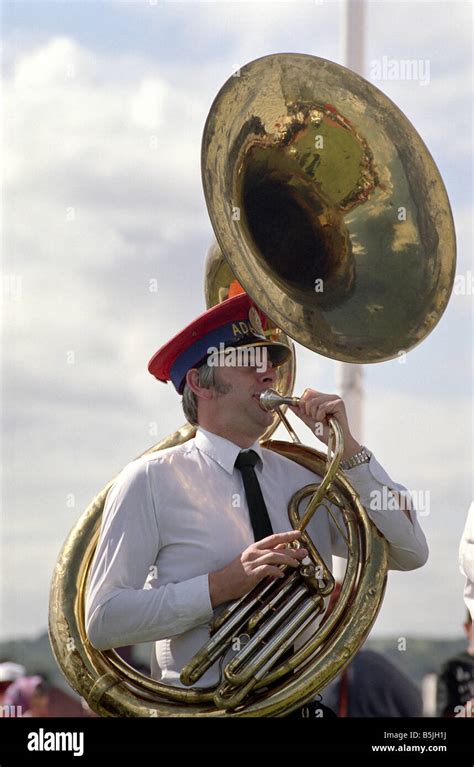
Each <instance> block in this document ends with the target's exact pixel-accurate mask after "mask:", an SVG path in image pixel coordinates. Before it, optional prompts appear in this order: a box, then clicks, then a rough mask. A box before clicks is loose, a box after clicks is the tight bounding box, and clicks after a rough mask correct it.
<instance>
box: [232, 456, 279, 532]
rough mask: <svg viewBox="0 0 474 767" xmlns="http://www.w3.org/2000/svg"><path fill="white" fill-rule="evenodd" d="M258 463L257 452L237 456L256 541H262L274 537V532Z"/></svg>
mask: <svg viewBox="0 0 474 767" xmlns="http://www.w3.org/2000/svg"><path fill="white" fill-rule="evenodd" d="M257 461H258V455H257V453H256V452H255V450H241V451H240V453H239V455H238V456H237V460H236V462H235V468H236V469H238V470H239V471H240V473H241V474H242V479H243V481H244V488H245V495H246V498H247V503H248V506H249V512H250V521H251V523H252V529H253V534H254V537H255V540H256V541H260V540H261V539H262V538H266V537H267V535H272V534H273V530H272V525H271V522H270V517H269V516H268V511H267V507H266V506H265V501H264V500H263V495H262V491H261V489H260V484H259V481H258V478H257V475H256V473H255V468H254V466H255V464H256V463H257Z"/></svg>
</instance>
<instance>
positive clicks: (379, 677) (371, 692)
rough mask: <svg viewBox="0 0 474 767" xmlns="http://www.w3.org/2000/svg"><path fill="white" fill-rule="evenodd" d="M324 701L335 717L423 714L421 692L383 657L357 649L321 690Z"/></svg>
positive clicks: (331, 603)
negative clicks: (342, 668)
mask: <svg viewBox="0 0 474 767" xmlns="http://www.w3.org/2000/svg"><path fill="white" fill-rule="evenodd" d="M340 590H341V584H340V583H338V582H337V583H336V585H335V588H334V591H333V592H332V594H331V598H330V600H329V605H328V609H327V612H326V616H325V619H326V620H327V618H328V617H329V615H330V613H331V611H332V609H333V608H334V605H335V603H336V599H337V598H338V596H339V593H340ZM323 695H324V701H325V703H326V704H327V705H328V706H329V708H331V709H332V710H333V711H335V713H336V714H337V715H338V716H339V717H342V718H344V717H357V716H364V717H375V716H388V717H398V716H408V717H419V716H421V715H422V713H423V699H422V695H421V691H420V690H419V689H418V687H417V685H416V684H415V683H414V682H412V680H411V679H409V677H407V676H406V674H404V673H403V672H402V671H400V669H398V668H397V666H395V665H394V664H393V663H391V661H389V660H388V658H386V657H385V656H384V655H382V654H381V653H378V652H374V651H373V650H359V652H358V653H357V655H356V656H355V657H354V659H353V660H352V662H351V663H350V664H349V666H347V668H345V669H344V671H343V672H342V673H341V674H339V676H337V677H336V679H334V680H333V681H332V682H331V683H330V684H329V685H328V686H327V687H326V688H325V690H324V691H323Z"/></svg>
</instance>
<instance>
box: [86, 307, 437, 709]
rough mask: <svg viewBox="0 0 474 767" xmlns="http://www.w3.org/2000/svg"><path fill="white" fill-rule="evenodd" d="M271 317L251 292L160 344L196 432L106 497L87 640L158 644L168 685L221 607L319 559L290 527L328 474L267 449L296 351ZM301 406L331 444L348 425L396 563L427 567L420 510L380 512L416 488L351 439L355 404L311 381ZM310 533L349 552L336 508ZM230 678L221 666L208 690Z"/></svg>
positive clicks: (357, 480) (138, 465)
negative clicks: (297, 504)
mask: <svg viewBox="0 0 474 767" xmlns="http://www.w3.org/2000/svg"><path fill="white" fill-rule="evenodd" d="M262 320H263V322H265V318H264V317H262V315H261V314H260V312H259V311H258V310H257V309H256V307H255V306H253V304H252V302H251V300H250V298H249V297H248V296H247V294H245V293H242V294H240V295H237V296H235V297H233V298H230V299H227V300H226V301H223V302H222V303H220V304H218V305H216V306H214V307H213V308H212V309H209V310H208V311H206V312H205V313H204V314H202V315H201V316H200V317H198V318H197V319H196V320H195V321H194V322H192V323H191V324H190V325H188V326H187V327H186V328H185V329H184V330H182V331H181V332H180V333H178V335H176V336H175V337H174V338H173V339H171V341H169V342H168V343H167V344H165V345H164V346H162V347H161V349H159V351H158V352H157V353H156V354H155V355H154V357H153V358H152V359H151V361H150V363H149V371H150V373H152V374H153V375H154V376H155V377H156V378H157V379H158V380H160V381H171V382H172V383H173V385H174V387H175V388H176V390H177V392H178V394H181V395H182V397H183V400H182V403H183V409H184V412H185V415H186V418H187V420H188V421H189V422H190V423H192V424H195V425H196V426H197V432H196V436H195V437H194V438H193V439H191V440H189V441H187V442H185V443H183V444H180V445H176V446H174V447H170V448H168V449H164V450H160V451H158V452H153V453H149V454H147V455H144V456H142V457H141V458H139V459H137V460H135V461H133V462H132V463H130V464H129V465H128V466H126V467H125V469H124V470H123V471H122V472H121V474H120V475H119V477H118V479H117V480H116V481H115V483H114V484H113V486H112V488H111V489H110V491H109V493H108V496H107V500H106V505H105V509H104V513H103V520H102V528H101V533H100V539H99V543H98V546H97V550H96V553H95V557H94V562H93V566H92V571H91V575H90V580H89V586H88V593H87V600H86V629H87V633H88V637H89V639H90V641H91V643H92V644H93V646H94V647H96V648H97V649H100V650H104V649H109V648H113V647H120V646H123V645H133V644H138V643H140V642H151V641H153V642H155V645H154V651H153V654H152V662H151V674H152V677H153V678H154V679H157V680H160V681H161V682H163V683H165V684H169V685H174V686H182V683H181V681H180V672H181V669H182V668H183V667H184V666H185V665H186V664H187V663H188V662H189V660H190V658H191V657H192V656H193V655H194V654H195V653H196V652H197V651H198V650H199V649H200V648H201V647H202V645H203V644H204V643H205V642H206V641H207V640H208V638H209V624H210V623H211V622H212V619H213V616H214V615H215V614H216V611H220V610H222V609H223V605H225V604H226V603H228V602H230V601H231V600H235V599H237V598H239V597H241V596H243V595H244V594H246V593H247V592H249V591H250V590H251V589H252V588H253V587H254V586H255V585H256V584H257V583H258V582H259V581H261V580H262V579H263V578H264V577H266V576H270V577H271V578H280V577H282V572H281V570H280V567H281V565H289V566H290V567H293V568H296V567H297V566H298V565H299V563H300V562H301V560H302V559H303V558H305V557H306V556H307V551H306V549H304V548H302V547H300V548H291V547H288V546H287V544H289V543H291V542H292V541H296V540H297V539H298V537H299V536H300V533H299V532H298V531H294V530H291V529H290V527H291V526H290V524H289V521H288V503H289V501H290V499H291V497H292V496H293V494H294V493H295V492H296V491H297V490H299V489H300V488H301V487H302V486H304V485H307V484H309V483H314V482H315V481H316V480H320V478H319V477H318V476H317V475H315V474H314V473H313V472H311V471H310V470H309V469H306V468H304V467H303V466H301V465H299V464H298V463H296V462H294V461H291V460H289V459H287V458H285V457H284V456H282V455H280V454H279V453H276V452H274V451H272V450H268V449H265V448H262V446H261V445H260V444H259V438H260V437H261V436H262V435H263V434H264V433H265V431H266V430H267V429H268V427H269V425H270V424H271V423H272V420H273V416H272V415H271V414H270V413H268V412H267V411H266V410H264V409H263V408H262V407H261V405H260V401H259V396H260V394H261V393H262V392H263V391H264V390H265V389H268V388H271V387H272V386H274V383H275V379H276V368H277V367H278V366H279V365H281V364H282V363H283V362H285V361H286V360H287V358H288V355H289V354H290V351H289V349H288V347H286V346H285V345H283V344H280V343H276V342H272V341H269V340H268V339H267V338H266V337H265V336H264V335H263V331H262V324H261V323H262ZM292 410H293V412H294V413H295V414H296V415H297V416H298V417H299V418H300V419H301V420H302V421H303V422H304V423H305V424H306V425H307V426H308V427H309V428H310V429H311V430H312V431H314V428H315V425H317V424H319V427H320V429H319V430H318V436H319V437H320V439H321V440H322V442H324V443H325V444H327V442H328V432H329V429H328V421H327V418H328V416H330V415H331V416H333V417H335V418H336V419H337V421H338V422H339V424H340V426H341V428H342V431H343V436H344V453H343V456H342V463H341V467H342V469H343V470H344V472H346V475H347V477H348V478H349V479H350V482H351V484H352V485H353V487H354V488H355V490H356V491H357V493H358V494H359V495H360V498H361V502H362V504H363V505H364V506H365V507H366V509H367V511H368V514H369V516H370V518H371V519H372V520H373V522H374V523H375V525H376V526H377V528H378V529H379V530H380V531H381V532H382V533H383V535H384V536H385V538H386V539H387V541H388V543H389V567H390V568H391V569H394V570H413V569H416V568H417V567H421V566H422V565H423V564H424V563H425V562H426V559H427V556H428V549H427V544H426V540H425V537H424V535H423V532H422V530H421V528H420V526H419V524H418V521H417V518H416V512H415V510H414V509H413V508H410V509H406V508H405V506H406V504H400V508H398V509H393V506H391V508H390V509H389V510H388V509H383V508H382V509H380V508H379V506H380V505H377V508H376V510H373V509H371V508H370V499H371V493H373V492H374V491H375V492H377V493H382V494H383V491H384V488H385V493H387V489H388V490H391V491H393V492H394V493H395V494H396V497H398V498H399V499H400V495H399V493H400V492H401V493H402V494H404V492H405V490H404V488H403V487H402V486H401V485H399V484H397V483H395V482H393V481H392V480H391V478H390V477H389V476H388V474H387V473H386V472H385V470H384V469H383V468H382V466H381V465H380V464H379V463H378V462H377V460H376V459H375V457H374V456H373V455H372V454H371V453H370V452H369V451H368V450H367V449H366V448H365V447H363V446H362V445H360V444H359V443H358V442H357V440H356V439H355V438H354V437H353V435H352V434H351V430H350V426H349V423H348V420H347V416H346V412H345V407H344V403H343V401H342V400H341V399H340V398H339V397H338V396H337V395H333V394H323V393H321V392H318V391H316V390H315V389H311V388H308V389H306V390H305V391H304V393H303V395H302V397H301V400H300V404H299V405H298V406H294V407H292ZM381 497H383V495H382V496H381ZM333 513H334V516H335V518H336V519H337V515H338V513H339V512H338V510H337V508H336V507H333ZM308 532H309V534H310V536H311V538H312V540H313V541H316V542H317V547H318V551H319V552H320V554H321V556H322V558H323V559H324V561H325V562H326V563H327V564H328V565H329V566H330V565H331V556H332V555H333V554H334V555H338V556H345V555H346V554H347V549H346V546H345V543H344V541H343V539H342V537H341V535H340V532H339V530H338V528H337V525H336V524H335V523H334V521H333V519H332V518H331V516H330V515H329V514H327V513H317V514H314V516H313V517H312V519H311V521H310V523H309V525H308ZM218 681H219V663H218V662H216V663H214V664H213V665H212V666H211V668H209V669H208V670H207V671H206V672H205V674H204V675H203V676H202V677H201V679H200V680H199V685H198V686H199V687H201V688H202V687H212V686H215V685H216V684H217V682H218ZM320 710H321V711H322V713H323V714H324V713H326V714H329V710H324V707H320Z"/></svg>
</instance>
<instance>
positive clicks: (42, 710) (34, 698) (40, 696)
mask: <svg viewBox="0 0 474 767" xmlns="http://www.w3.org/2000/svg"><path fill="white" fill-rule="evenodd" d="M48 703H49V695H48V691H47V688H46V684H45V681H44V679H43V678H42V677H41V676H23V677H20V678H19V679H17V680H16V681H15V682H13V684H12V685H10V687H9V688H8V691H7V693H6V694H5V700H4V705H8V706H9V709H10V717H13V718H15V717H25V716H27V717H43V716H49V708H48Z"/></svg>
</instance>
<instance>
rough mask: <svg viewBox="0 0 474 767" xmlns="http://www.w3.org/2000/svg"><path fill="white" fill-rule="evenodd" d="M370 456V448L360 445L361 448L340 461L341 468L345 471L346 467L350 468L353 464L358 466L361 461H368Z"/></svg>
mask: <svg viewBox="0 0 474 767" xmlns="http://www.w3.org/2000/svg"><path fill="white" fill-rule="evenodd" d="M371 456H372V453H371V452H370V450H367V448H366V447H364V446H362V450H359V452H358V453H354V455H351V457H350V458H346V460H345V461H341V463H340V466H341V469H344V470H345V471H346V470H347V469H352V468H353V467H354V466H359V465H360V464H361V463H368V462H369V461H370V459H371Z"/></svg>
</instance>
